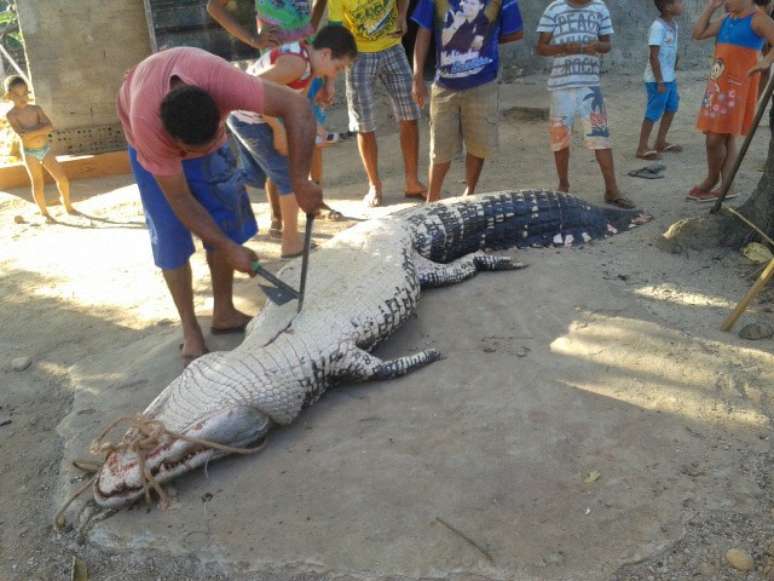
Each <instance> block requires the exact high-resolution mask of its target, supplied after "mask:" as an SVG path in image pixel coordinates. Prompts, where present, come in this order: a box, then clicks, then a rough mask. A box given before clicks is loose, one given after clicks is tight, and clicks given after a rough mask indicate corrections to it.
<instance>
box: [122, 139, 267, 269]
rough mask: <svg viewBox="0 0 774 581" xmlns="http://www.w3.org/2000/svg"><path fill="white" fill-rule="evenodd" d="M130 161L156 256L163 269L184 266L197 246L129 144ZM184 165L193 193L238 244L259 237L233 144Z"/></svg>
mask: <svg viewBox="0 0 774 581" xmlns="http://www.w3.org/2000/svg"><path fill="white" fill-rule="evenodd" d="M129 160H130V161H131V164H132V172H133V173H134V177H135V179H136V181H137V186H138V187H139V189H140V197H141V198H142V205H143V208H145V222H146V223H147V225H148V230H149V231H150V237H151V247H152V249H153V260H154V262H155V263H156V266H158V267H159V268H163V269H165V270H173V269H175V268H180V267H181V266H184V265H185V263H186V262H187V261H188V259H189V258H190V256H191V255H192V254H193V253H194V250H195V249H194V244H193V239H192V238H191V233H190V232H189V231H188V228H186V227H185V226H184V225H183V223H182V222H181V221H180V220H179V219H178V218H177V216H176V215H175V213H174V212H173V211H172V208H171V207H170V205H169V202H167V199H166V197H164V193H163V192H162V191H161V188H160V187H159V184H158V182H157V181H156V178H155V177H153V175H152V174H151V173H149V172H148V171H146V170H145V168H144V167H142V166H141V165H140V163H139V162H138V161H137V152H136V151H135V150H134V148H132V147H129ZM182 163H183V173H184V174H185V177H186V180H187V181H188V187H189V188H190V190H191V194H192V195H193V196H194V197H195V198H196V199H197V200H198V201H199V203H200V204H201V205H202V206H204V208H205V209H206V210H207V212H209V214H210V216H212V219H213V220H214V221H215V223H216V224H217V225H218V226H220V229H221V230H222V231H223V232H224V234H226V236H228V237H229V238H230V239H231V240H233V241H234V242H236V243H237V244H243V243H244V242H247V241H248V240H249V239H250V238H252V237H253V236H255V234H256V233H257V232H258V225H257V224H256V223H255V215H254V214H253V210H252V208H251V207H250V200H249V198H248V197H247V190H246V189H245V183H244V176H243V175H242V172H241V171H240V170H239V168H238V167H237V164H236V159H235V158H234V155H233V154H232V153H231V150H230V149H229V146H228V145H224V146H223V147H221V148H220V149H219V150H217V151H215V152H213V153H211V154H209V155H206V156H204V157H198V158H196V159H186V160H183V162H182Z"/></svg>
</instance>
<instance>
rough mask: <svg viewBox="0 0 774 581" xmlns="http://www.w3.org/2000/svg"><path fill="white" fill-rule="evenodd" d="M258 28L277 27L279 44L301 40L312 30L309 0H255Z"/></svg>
mask: <svg viewBox="0 0 774 581" xmlns="http://www.w3.org/2000/svg"><path fill="white" fill-rule="evenodd" d="M255 16H256V21H257V25H258V30H260V29H261V28H264V27H266V26H276V27H277V28H279V41H280V44H285V43H287V42H293V41H296V40H302V39H304V38H306V37H308V36H309V35H311V34H312V33H313V32H314V29H313V28H312V23H311V11H310V9H309V0H255Z"/></svg>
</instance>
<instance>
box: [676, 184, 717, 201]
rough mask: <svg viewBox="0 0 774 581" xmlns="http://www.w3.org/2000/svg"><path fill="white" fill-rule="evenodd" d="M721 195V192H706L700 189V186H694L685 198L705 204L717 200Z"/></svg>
mask: <svg viewBox="0 0 774 581" xmlns="http://www.w3.org/2000/svg"><path fill="white" fill-rule="evenodd" d="M719 196H720V193H719V192H705V191H704V190H702V189H700V188H699V186H693V187H692V188H691V191H689V192H688V195H687V196H685V199H686V200H691V201H693V202H699V203H700V204H704V203H709V202H714V201H716V200H717V199H718V197H719Z"/></svg>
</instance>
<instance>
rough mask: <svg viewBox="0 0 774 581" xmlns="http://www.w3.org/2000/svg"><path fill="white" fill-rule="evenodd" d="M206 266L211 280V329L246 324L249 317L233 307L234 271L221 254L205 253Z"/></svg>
mask: <svg viewBox="0 0 774 581" xmlns="http://www.w3.org/2000/svg"><path fill="white" fill-rule="evenodd" d="M207 264H208V265H209V266H210V277H211V278H212V299H213V304H212V328H213V329H219V330H223V329H238V328H240V327H243V326H244V325H246V324H247V322H248V321H249V320H250V317H248V316H247V315H245V314H244V313H242V312H240V311H238V310H236V308H235V307H234V269H233V268H231V266H229V264H228V262H226V259H225V257H224V256H223V255H222V253H220V252H218V251H214V250H208V251H207Z"/></svg>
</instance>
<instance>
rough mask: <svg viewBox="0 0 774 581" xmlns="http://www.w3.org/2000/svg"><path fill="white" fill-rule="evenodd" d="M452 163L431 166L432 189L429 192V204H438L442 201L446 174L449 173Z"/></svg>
mask: <svg viewBox="0 0 774 581" xmlns="http://www.w3.org/2000/svg"><path fill="white" fill-rule="evenodd" d="M450 167H451V162H450V161H446V162H443V163H433V164H431V165H430V189H429V190H428V192H427V201H428V202H437V201H438V200H440V199H441V188H443V180H444V178H446V172H448V171H449V168H450Z"/></svg>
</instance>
